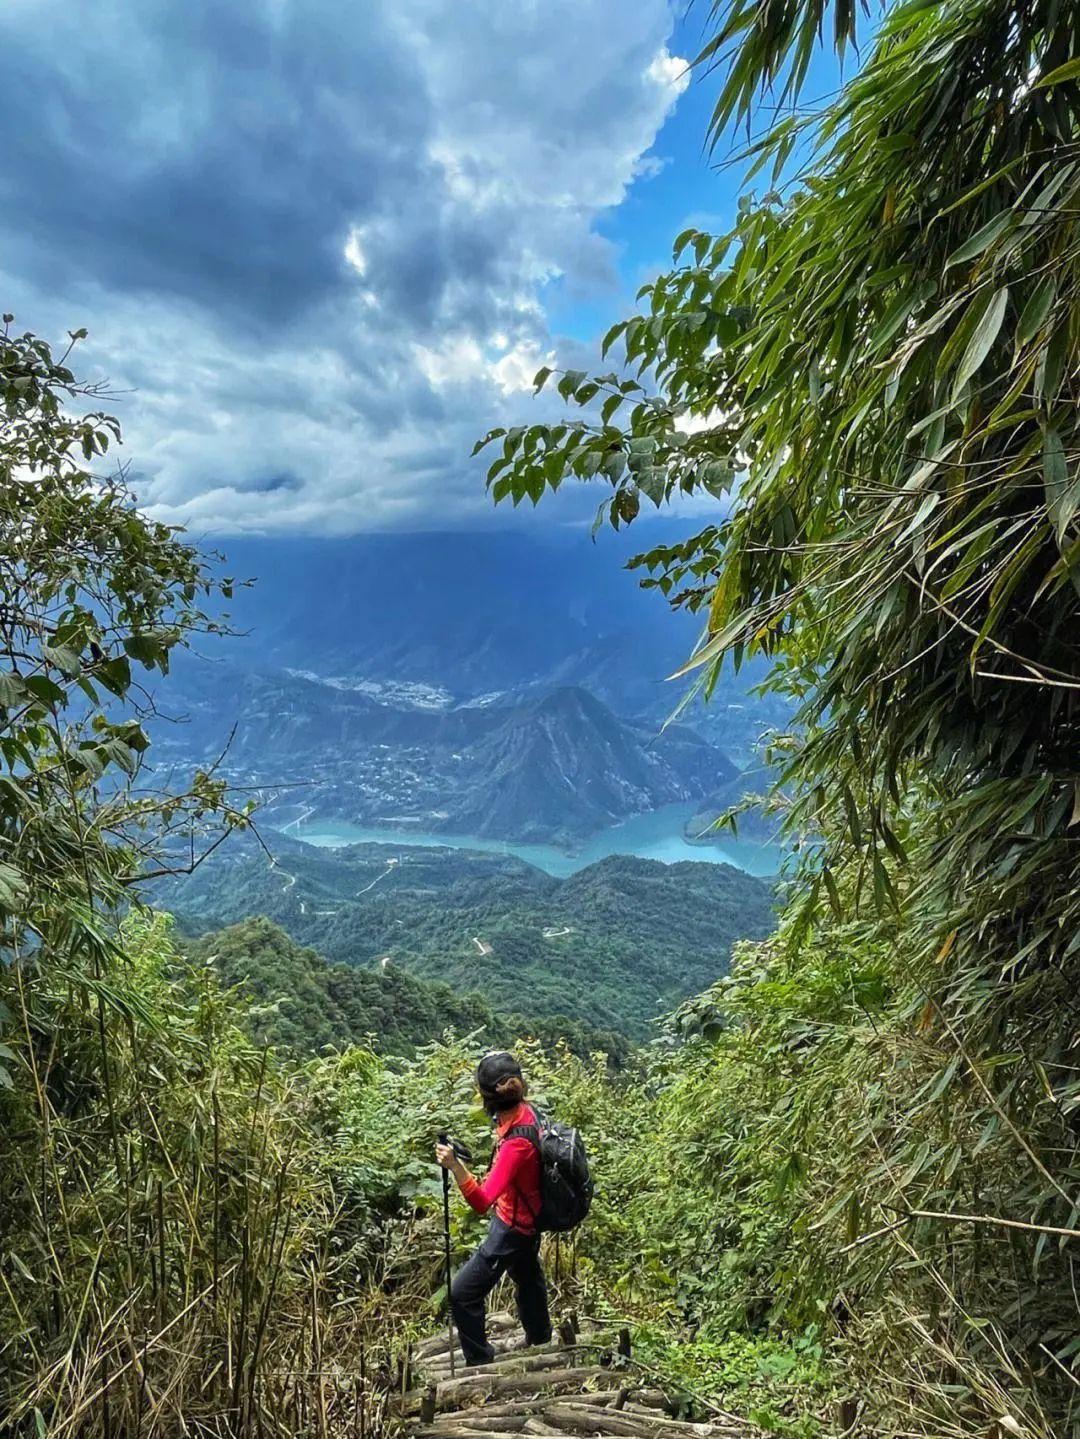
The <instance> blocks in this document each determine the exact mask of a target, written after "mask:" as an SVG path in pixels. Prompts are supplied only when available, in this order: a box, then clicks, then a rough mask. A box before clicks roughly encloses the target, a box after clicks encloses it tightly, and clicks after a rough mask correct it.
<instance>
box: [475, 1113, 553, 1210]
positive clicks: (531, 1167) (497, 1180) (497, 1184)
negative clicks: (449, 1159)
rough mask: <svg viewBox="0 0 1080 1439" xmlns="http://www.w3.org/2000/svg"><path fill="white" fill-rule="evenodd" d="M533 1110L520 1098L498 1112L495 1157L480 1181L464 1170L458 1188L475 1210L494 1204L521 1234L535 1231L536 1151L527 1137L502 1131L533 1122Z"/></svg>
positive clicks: (537, 1196)
mask: <svg viewBox="0 0 1080 1439" xmlns="http://www.w3.org/2000/svg"><path fill="white" fill-rule="evenodd" d="M536 1123H537V1119H536V1113H535V1111H534V1110H533V1109H532V1108H530V1106H529V1105H527V1104H525V1103H524V1101H523V1102H522V1103H521V1104H519V1105H518V1106H517V1108H516V1109H511V1110H509V1111H508V1112H507V1113H506V1114H504V1115H502V1116H500V1118H499V1119H498V1120H497V1121H496V1125H495V1133H496V1140H495V1157H494V1159H493V1161H492V1165H491V1168H490V1169H489V1170H488V1173H487V1177H486V1178H485V1179H484V1180H483V1181H482V1182H481V1181H480V1180H478V1179H475V1178H474V1177H473V1176H472V1175H471V1174H469V1173H468V1172H466V1174H465V1175H464V1177H463V1178H462V1180H461V1192H462V1194H463V1195H464V1197H465V1200H466V1202H467V1203H468V1204H469V1205H470V1206H471V1207H472V1208H473V1209H475V1210H476V1212H477V1214H486V1213H487V1212H488V1210H489V1209H490V1208H491V1206H492V1205H493V1204H494V1206H495V1214H496V1216H497V1217H498V1218H499V1219H501V1220H502V1222H503V1223H504V1224H508V1225H509V1226H510V1228H511V1229H517V1230H519V1231H520V1233H522V1234H535V1233H536V1216H537V1215H538V1214H539V1213H540V1155H539V1154H538V1153H537V1149H536V1145H535V1144H533V1143H532V1141H531V1140H528V1139H525V1138H523V1137H522V1136H521V1135H520V1134H515V1135H514V1137H513V1138H512V1139H507V1138H506V1137H505V1136H506V1133H507V1131H508V1130H511V1129H513V1128H514V1127H515V1125H519V1124H536Z"/></svg>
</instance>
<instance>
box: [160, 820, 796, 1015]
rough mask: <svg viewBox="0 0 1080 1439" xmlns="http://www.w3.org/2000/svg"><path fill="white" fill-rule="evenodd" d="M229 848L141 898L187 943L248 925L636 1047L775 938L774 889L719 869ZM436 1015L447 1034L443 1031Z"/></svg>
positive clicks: (631, 861) (352, 962) (430, 852)
mask: <svg viewBox="0 0 1080 1439" xmlns="http://www.w3.org/2000/svg"><path fill="white" fill-rule="evenodd" d="M272 851H273V856H274V858H273V862H271V861H269V860H268V859H267V856H266V854H265V852H264V851H263V849H262V847H261V845H260V844H259V842H258V841H257V840H256V838H255V837H254V836H252V835H246V836H245V835H238V836H235V837H234V839H233V841H232V842H231V843H230V844H229V845H228V846H225V847H223V849H222V850H220V851H219V852H218V853H216V854H215V855H213V856H212V857H211V858H210V859H208V860H207V861H206V863H205V864H204V865H202V866H201V867H200V868H199V869H198V870H197V871H196V872H195V874H193V875H190V876H182V877H177V878H173V879H167V880H163V881H159V882H158V883H157V884H156V885H155V887H154V889H153V892H152V895H151V898H152V901H153V903H154V904H155V906H156V907H157V908H161V909H166V910H169V911H170V912H172V913H173V914H174V915H175V916H176V917H177V920H178V921H179V924H180V926H181V929H182V931H183V932H185V933H187V934H188V935H189V936H192V937H196V936H199V935H207V934H210V933H212V932H214V931H218V930H221V929H223V928H225V927H227V926H231V925H235V924H237V923H239V922H241V921H245V920H247V919H249V917H251V916H259V917H260V918H261V919H263V920H269V921H272V922H273V923H274V924H276V925H278V926H280V927H281V929H282V930H284V931H285V932H287V934H288V935H289V936H291V938H292V939H293V940H294V941H296V942H297V943H299V944H301V945H305V946H310V947H311V949H313V950H314V951H316V952H317V954H318V955H320V956H322V957H323V958H324V959H326V960H329V961H331V962H334V963H338V964H345V965H349V966H352V967H354V968H356V969H360V970H363V971H368V972H371V973H373V974H383V975H385V974H387V973H390V972H392V971H397V970H400V971H403V972H405V973H406V974H408V975H409V976H411V977H413V978H415V979H419V980H423V981H438V982H440V983H443V984H445V985H448V986H449V987H450V989H451V990H452V991H453V992H454V994H455V995H458V996H466V995H479V996H480V997H481V998H482V999H483V1001H484V1002H485V1003H486V1004H487V1005H489V1006H490V1007H491V1009H492V1010H494V1011H496V1012H497V1013H499V1014H501V1015H510V1014H515V1013H516V1014H519V1015H525V1016H526V1017H527V1018H528V1019H529V1020H530V1021H533V1022H535V1021H545V1022H550V1023H549V1027H550V1025H558V1024H559V1023H560V1022H561V1023H562V1026H563V1032H564V1033H566V1032H571V1031H572V1030H573V1027H574V1026H575V1025H586V1026H590V1027H592V1028H593V1029H596V1030H607V1031H613V1032H615V1033H617V1034H620V1035H622V1036H624V1037H625V1038H630V1039H634V1040H640V1039H643V1038H645V1037H646V1036H647V1035H648V1033H649V1032H650V1028H651V1025H652V1023H653V1021H654V1020H656V1019H657V1018H658V1017H660V1016H661V1015H662V1014H663V1013H665V1012H667V1011H668V1010H670V1009H671V1008H673V1007H674V1006H675V1005H676V1004H678V1003H679V1001H680V1000H682V999H685V998H686V997H687V996H688V995H691V994H693V993H695V992H696V991H697V990H699V989H701V988H702V987H703V986H705V985H707V984H709V983H711V982H712V981H713V980H715V979H716V978H717V977H718V976H720V975H722V974H723V973H725V972H726V970H727V967H728V964H729V961H730V954H731V947H732V944H733V943H734V942H735V941H737V940H740V939H755V938H762V937H764V935H766V934H767V933H769V931H770V930H771V928H772V925H773V902H774V900H773V890H772V886H771V884H770V883H768V882H767V881H765V880H762V879H758V878H755V877H753V876H751V875H748V874H745V873H743V872H741V871H739V870H736V869H734V868H732V867H730V866H728V865H725V864H702V863H692V862H691V863H687V862H683V863H674V864H662V863H658V862H656V861H653V860H644V859H636V858H631V857H626V856H615V855H612V856H609V857H608V858H606V859H603V860H600V861H598V862H596V863H593V864H589V865H586V866H584V867H582V868H580V869H578V870H577V871H576V872H575V873H573V874H571V875H569V876H566V877H564V878H559V877H556V876H553V875H550V874H546V873H544V871H543V870H541V869H538V868H536V867H535V866H533V865H529V864H526V863H524V862H522V861H521V860H519V859H517V858H514V857H512V856H509V855H505V854H499V853H481V852H477V851H463V850H455V849H451V848H425V847H419V846H418V847H409V846H399V847H397V848H393V847H388V846H384V845H371V844H356V845H348V846H344V847H340V848H318V847H316V846H314V845H309V844H304V843H301V842H298V841H296V840H292V839H289V838H288V837H286V836H283V835H278V836H274V837H273V843H272ZM454 1022H455V1020H454V1017H453V1015H452V1013H451V1011H449V1010H448V1011H447V1019H446V1023H447V1024H451V1023H454Z"/></svg>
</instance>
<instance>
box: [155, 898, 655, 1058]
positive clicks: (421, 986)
mask: <svg viewBox="0 0 1080 1439" xmlns="http://www.w3.org/2000/svg"><path fill="white" fill-rule="evenodd" d="M182 950H183V953H184V954H185V956H186V957H188V958H189V959H190V960H191V961H192V962H194V963H196V964H204V965H207V966H208V967H209V968H211V969H212V970H213V972H214V974H215V976H216V977H217V979H218V980H219V981H220V983H221V984H222V985H224V986H225V987H226V988H227V989H229V990H232V991H236V992H237V993H238V994H239V996H240V999H241V1006H240V1012H241V1013H242V1014H243V1019H242V1023H243V1024H244V1027H245V1028H246V1029H247V1030H248V1032H249V1033H250V1034H251V1036H252V1038H253V1039H255V1040H256V1041H257V1042H258V1043H260V1044H272V1045H274V1046H275V1047H277V1048H279V1049H282V1050H286V1051H291V1052H292V1053H294V1054H296V1055H297V1056H306V1055H309V1054H313V1053H317V1052H319V1051H321V1050H323V1049H327V1048H333V1049H346V1048H348V1047H349V1046H350V1045H354V1044H360V1045H366V1046H368V1047H369V1048H371V1049H373V1050H375V1051H377V1052H378V1053H380V1054H412V1053H414V1052H415V1051H416V1049H417V1048H418V1047H419V1046H420V1045H423V1044H429V1043H431V1042H433V1041H437V1040H439V1039H441V1038H443V1036H444V1035H445V1034H446V1033H447V1032H448V1031H456V1032H457V1033H458V1034H470V1035H473V1036H474V1037H475V1042H476V1043H478V1044H482V1045H486V1046H490V1047H498V1046H500V1045H507V1044H510V1043H512V1042H513V1041H514V1040H515V1039H516V1038H517V1037H519V1036H522V1035H528V1036H531V1037H532V1038H535V1039H537V1040H539V1041H541V1042H542V1043H546V1044H549V1045H551V1046H553V1047H554V1046H557V1045H559V1044H566V1045H567V1046H568V1047H569V1048H570V1049H572V1050H574V1051H575V1052H577V1053H578V1054H580V1055H582V1056H584V1057H588V1056H589V1055H591V1054H606V1055H607V1056H608V1058H609V1059H610V1060H611V1061H613V1062H615V1063H618V1062H622V1061H624V1060H626V1059H627V1058H628V1056H629V1053H630V1044H629V1042H628V1041H627V1039H626V1038H625V1036H624V1035H622V1034H620V1033H616V1032H614V1031H609V1030H603V1031H601V1030H598V1029H594V1028H590V1026H589V1025H587V1024H585V1023H583V1022H582V1021H581V1020H580V1019H579V1018H576V1017H574V1018H571V1015H570V1013H568V1014H556V1015H551V1016H546V1017H544V1018H538V1017H537V1016H535V1015H532V1016H525V1015H522V1014H520V1013H510V1014H497V1013H496V1012H495V1011H494V1010H493V1009H492V1007H491V1005H490V1004H488V1002H487V1001H486V1000H485V999H484V998H483V997H482V996H481V995H480V994H478V993H475V992H469V991H467V990H465V989H464V988H455V987H453V986H452V985H451V984H449V983H444V982H443V981H441V980H436V979H418V978H415V977H414V976H413V975H411V974H409V973H407V972H406V971H405V970H403V969H402V968H401V967H400V966H399V965H398V964H396V963H393V962H392V961H391V960H389V959H384V960H382V961H381V962H380V963H379V964H378V965H377V967H376V968H375V969H374V970H368V969H358V968H357V967H356V966H355V965H345V964H331V963H328V962H327V961H326V960H325V959H323V957H322V956H321V955H319V954H316V952H315V951H314V950H312V949H304V948H301V946H300V945H298V944H296V943H295V942H294V941H293V940H292V939H290V938H289V936H288V935H287V934H286V933H285V931H284V930H283V929H281V928H280V927H279V926H278V925H276V924H273V923H272V922H271V921H270V920H268V919H247V920H244V921H243V922H242V923H240V924H235V925H232V926H230V927H229V928H228V929H222V930H213V931H211V932H210V933H208V934H206V935H204V936H203V937H202V938H201V939H198V940H195V941H190V942H188V943H186V944H184V945H183V946H182ZM435 967H436V968H437V966H435ZM517 1000H518V1003H519V1004H522V1003H524V1004H526V1005H527V1004H528V1003H529V991H528V988H527V987H524V988H522V989H521V990H519V992H518V995H517ZM571 1013H573V1010H571Z"/></svg>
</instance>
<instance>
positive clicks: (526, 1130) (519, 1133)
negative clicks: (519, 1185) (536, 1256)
mask: <svg viewBox="0 0 1080 1439" xmlns="http://www.w3.org/2000/svg"><path fill="white" fill-rule="evenodd" d="M503 1139H504V1140H506V1139H527V1140H528V1141H529V1143H530V1144H531V1145H532V1147H533V1148H534V1149H535V1150H536V1154H537V1158H538V1159H540V1168H541V1171H542V1170H543V1156H542V1154H541V1150H540V1126H539V1125H538V1124H515V1125H514V1127H513V1128H512V1129H508V1130H507V1131H506V1133H505V1134H504V1135H503ZM519 1193H520V1191H519ZM521 1199H522V1202H523V1203H524V1205H525V1208H526V1209H527V1210H528V1211H529V1214H530V1215H531V1216H532V1222H533V1223H534V1224H536V1223H537V1221H538V1220H539V1218H540V1215H541V1213H542V1212H543V1208H544V1200H543V1196H541V1199H540V1207H539V1209H535V1210H534V1209H533V1207H532V1205H531V1204H529V1202H528V1201H527V1200H526V1199H525V1196H524V1195H523V1194H522V1195H521Z"/></svg>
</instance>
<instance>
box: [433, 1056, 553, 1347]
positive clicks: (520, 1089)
mask: <svg viewBox="0 0 1080 1439" xmlns="http://www.w3.org/2000/svg"><path fill="white" fill-rule="evenodd" d="M476 1085H477V1088H478V1089H479V1091H480V1098H481V1100H482V1101H483V1104H484V1108H485V1109H486V1110H487V1112H488V1114H490V1115H491V1118H492V1120H493V1121H494V1124H495V1155H494V1158H493V1161H492V1165H491V1169H490V1170H489V1171H488V1174H487V1177H486V1178H485V1179H484V1180H482V1181H481V1180H477V1179H475V1178H474V1177H473V1176H472V1175H471V1174H470V1173H469V1171H468V1170H467V1169H466V1167H465V1165H464V1164H463V1163H462V1161H461V1160H460V1159H459V1158H458V1156H457V1155H456V1154H455V1153H454V1147H453V1145H452V1144H437V1145H436V1146H435V1158H436V1159H437V1160H438V1161H439V1163H440V1164H441V1165H442V1167H443V1168H444V1169H448V1170H449V1171H450V1173H451V1174H452V1175H453V1176H454V1178H455V1179H456V1180H457V1185H458V1188H459V1189H460V1190H461V1193H462V1195H463V1197H464V1199H465V1202H466V1203H467V1204H468V1205H470V1206H471V1208H473V1209H475V1210H476V1212H477V1214H486V1213H487V1212H488V1210H489V1209H491V1208H492V1206H494V1208H495V1214H494V1217H493V1218H492V1220H491V1226H490V1228H489V1229H488V1232H487V1236H486V1237H485V1239H484V1241H483V1243H482V1244H481V1245H480V1247H479V1248H478V1249H477V1251H476V1253H475V1254H474V1255H473V1256H472V1258H471V1259H469V1260H468V1261H467V1262H466V1263H465V1264H464V1265H463V1267H462V1268H461V1269H460V1270H459V1271H458V1273H457V1275H456V1277H455V1279H454V1282H453V1284H452V1285H451V1287H450V1309H451V1312H452V1314H453V1316H454V1323H455V1324H456V1325H457V1331H458V1337H459V1339H460V1340H461V1350H462V1353H463V1354H464V1356H465V1364H466V1366H469V1365H474V1364H490V1363H491V1361H492V1360H493V1359H494V1358H495V1350H494V1349H493V1348H492V1347H491V1345H490V1344H489V1343H488V1339H487V1324H486V1314H485V1308H484V1301H485V1299H486V1298H487V1296H488V1294H490V1292H491V1291H492V1289H494V1287H495V1285H496V1284H497V1283H498V1282H499V1280H500V1279H501V1278H502V1276H503V1275H504V1274H509V1275H510V1278H511V1279H512V1280H513V1281H514V1290H515V1293H516V1296H517V1309H518V1314H519V1316H520V1318H521V1324H522V1328H523V1329H524V1330H525V1342H526V1344H546V1343H547V1341H548V1340H549V1339H550V1338H551V1320H550V1318H549V1316H548V1299H547V1284H546V1282H545V1280H544V1271H543V1269H542V1267H541V1265H540V1232H539V1229H538V1227H537V1220H538V1218H539V1215H540V1205H541V1191H540V1153H539V1149H538V1147H537V1143H536V1140H535V1136H536V1135H537V1134H538V1132H539V1121H538V1119H537V1116H536V1113H535V1111H534V1110H533V1109H532V1107H531V1106H530V1105H528V1104H526V1103H525V1095H526V1093H527V1092H528V1091H527V1088H526V1085H525V1078H524V1076H523V1075H522V1073H521V1065H520V1064H519V1063H518V1062H517V1060H516V1059H515V1058H514V1056H513V1055H512V1054H507V1053H506V1052H505V1050H500V1051H498V1052H496V1053H494V1054H486V1055H485V1056H484V1058H483V1059H482V1060H481V1061H480V1064H479V1067H478V1068H477V1071H476ZM523 1126H527V1127H528V1128H529V1129H530V1130H531V1132H532V1135H533V1138H530V1137H528V1136H527V1135H525V1134H519V1133H515V1132H514V1131H516V1130H518V1129H520V1128H522V1127H523Z"/></svg>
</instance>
